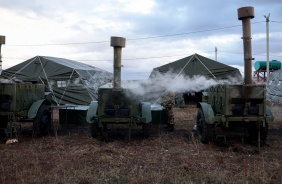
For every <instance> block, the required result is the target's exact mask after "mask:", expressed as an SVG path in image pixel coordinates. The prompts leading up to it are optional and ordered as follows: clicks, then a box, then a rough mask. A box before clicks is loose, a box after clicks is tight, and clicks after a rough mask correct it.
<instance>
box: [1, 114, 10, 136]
mask: <svg viewBox="0 0 282 184" xmlns="http://www.w3.org/2000/svg"><path fill="white" fill-rule="evenodd" d="M7 125H8V117H6V116H3V117H0V138H3V137H5V136H6V134H5V129H6V128H7Z"/></svg>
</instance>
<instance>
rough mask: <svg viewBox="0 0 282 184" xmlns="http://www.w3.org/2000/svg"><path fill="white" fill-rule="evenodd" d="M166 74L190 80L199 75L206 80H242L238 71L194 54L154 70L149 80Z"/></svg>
mask: <svg viewBox="0 0 282 184" xmlns="http://www.w3.org/2000/svg"><path fill="white" fill-rule="evenodd" d="M168 72H171V73H174V74H177V75H178V74H181V75H185V76H188V77H190V78H192V77H193V76H197V75H201V76H205V77H207V78H214V79H216V80H230V78H236V79H239V80H242V75H241V73H240V71H239V69H237V68H234V67H231V66H228V65H225V64H223V63H220V62H217V61H214V60H212V59H209V58H206V57H204V56H201V55H199V54H194V55H191V56H188V57H185V58H182V59H179V60H177V61H174V62H172V63H168V64H166V65H163V66H160V67H157V68H154V69H153V71H152V73H151V74H150V77H149V78H153V77H154V76H155V75H158V74H166V73H168Z"/></svg>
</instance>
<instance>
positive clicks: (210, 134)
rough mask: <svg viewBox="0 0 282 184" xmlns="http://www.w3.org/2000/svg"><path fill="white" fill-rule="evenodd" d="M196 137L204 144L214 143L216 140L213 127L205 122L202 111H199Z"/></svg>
mask: <svg viewBox="0 0 282 184" xmlns="http://www.w3.org/2000/svg"><path fill="white" fill-rule="evenodd" d="M196 136H197V138H198V139H199V140H200V141H201V142H202V143H209V142H211V141H213V138H214V130H213V128H212V126H211V125H210V124H207V122H206V121H205V116H204V113H203V110H202V109H199V110H198V115H197V131H196Z"/></svg>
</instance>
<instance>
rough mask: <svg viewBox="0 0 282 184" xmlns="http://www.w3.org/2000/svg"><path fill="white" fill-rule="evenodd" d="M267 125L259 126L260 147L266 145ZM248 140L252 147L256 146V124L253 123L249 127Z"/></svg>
mask: <svg viewBox="0 0 282 184" xmlns="http://www.w3.org/2000/svg"><path fill="white" fill-rule="evenodd" d="M268 127H269V126H268V123H265V127H263V126H260V142H261V144H260V145H261V146H264V145H265V144H266V138H267V135H268ZM248 131H249V138H250V141H251V142H252V143H253V144H254V145H258V128H257V124H256V123H253V124H251V125H250V126H249V129H248Z"/></svg>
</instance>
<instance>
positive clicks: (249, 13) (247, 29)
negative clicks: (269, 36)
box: [238, 6, 255, 84]
mask: <svg viewBox="0 0 282 184" xmlns="http://www.w3.org/2000/svg"><path fill="white" fill-rule="evenodd" d="M254 17H255V12H254V7H252V6H249V7H242V8H239V9H238V19H239V20H242V26H243V37H242V39H243V44H244V72H245V73H244V81H245V84H252V60H253V56H252V34H251V19H252V18H254Z"/></svg>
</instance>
